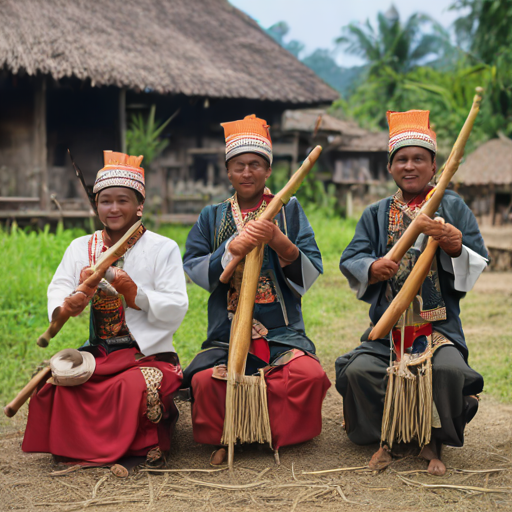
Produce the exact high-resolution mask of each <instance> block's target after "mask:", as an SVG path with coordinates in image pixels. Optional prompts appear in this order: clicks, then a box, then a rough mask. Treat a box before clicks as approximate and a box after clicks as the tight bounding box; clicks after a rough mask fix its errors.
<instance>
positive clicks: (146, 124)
mask: <svg viewBox="0 0 512 512" xmlns="http://www.w3.org/2000/svg"><path fill="white" fill-rule="evenodd" d="M155 111H156V106H155V105H151V108H150V110H149V116H148V117H147V119H145V118H144V116H143V115H142V114H140V113H139V114H137V115H132V117H131V119H130V124H129V126H128V130H126V149H127V151H128V153H129V154H130V155H144V161H143V162H142V166H143V167H144V168H147V169H149V166H150V164H151V162H152V161H153V160H154V159H155V158H156V157H157V156H158V155H160V153H161V152H162V151H163V150H164V149H165V148H166V147H167V145H168V144H169V141H168V140H167V139H161V138H160V135H161V134H162V132H163V130H164V129H165V127H166V126H167V125H168V124H169V123H170V122H171V121H172V120H173V119H174V117H175V116H176V115H178V112H179V110H178V111H176V112H175V113H174V114H173V115H172V116H171V117H169V119H167V120H166V121H164V122H163V123H159V122H157V121H155Z"/></svg>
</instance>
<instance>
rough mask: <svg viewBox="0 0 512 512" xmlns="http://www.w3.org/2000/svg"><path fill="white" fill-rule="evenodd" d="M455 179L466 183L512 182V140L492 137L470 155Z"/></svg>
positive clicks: (507, 183)
mask: <svg viewBox="0 0 512 512" xmlns="http://www.w3.org/2000/svg"><path fill="white" fill-rule="evenodd" d="M454 181H455V182H458V183H463V184H464V185H488V184H491V183H493V184H495V185H510V184H512V140H510V139H508V138H506V137H502V138H499V139H491V140H489V141H487V142H485V143H484V144H482V145H481V146H479V147H478V149H476V150H475V151H473V153H471V154H470V155H468V157H467V158H466V160H465V161H464V162H463V163H462V164H461V165H460V168H459V170H458V171H457V174H455V176H454Z"/></svg>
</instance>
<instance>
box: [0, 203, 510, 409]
mask: <svg viewBox="0 0 512 512" xmlns="http://www.w3.org/2000/svg"><path fill="white" fill-rule="evenodd" d="M309 218H310V220H311V223H312V225H313V227H314V229H315V233H316V236H317V241H318V245H319V247H320V250H321V252H322V256H323V259H324V269H325V273H324V275H323V276H321V277H320V278H319V280H318V281H317V283H315V285H314V286H313V288H312V289H311V290H310V292H309V293H308V294H307V295H306V297H305V298H304V307H303V309H304V318H305V323H306V328H307V332H308V335H309V337H310V338H311V339H313V340H314V341H315V343H316V346H317V349H318V355H319V356H320V358H321V360H322V362H323V364H324V367H325V369H326V371H327V372H328V374H329V376H330V377H333V375H334V360H335V359H336V357H337V356H339V355H340V354H342V353H344V352H347V351H348V350H350V349H352V348H353V347H354V346H355V345H356V344H357V343H358V339H359V336H360V335H361V333H362V332H363V331H364V330H365V328H366V327H367V326H368V320H367V312H368V306H367V305H366V304H364V303H360V302H358V301H357V300H356V299H355V297H354V295H353V293H352V292H351V291H350V290H349V288H348V285H347V283H346V280H345V279H344V278H343V276H342V275H341V274H340V272H339V270H338V263H339V257H340V255H341V253H342V251H343V249H344V247H345V246H346V245H347V244H348V242H349V241H350V239H351V237H352V235H353V232H354V228H355V221H353V220H347V221H342V220H340V219H325V218H323V217H321V216H319V215H315V214H314V213H313V214H311V215H310V216H309ZM188 231H189V227H185V226H163V227H162V228H161V229H160V230H159V232H160V233H161V234H163V235H165V236H169V237H171V238H173V239H174V240H176V242H177V243H178V244H179V246H180V248H181V250H182V253H183V252H184V248H185V240H186V237H187V234H188ZM84 234H85V233H84V232H83V231H79V230H58V231H57V233H50V232H49V231H48V230H45V231H43V232H40V233H35V232H31V233H25V232H23V231H20V230H13V231H12V232H11V233H9V234H8V233H6V232H2V231H0V254H1V255H2V279H1V282H0V357H1V360H2V362H3V365H2V371H1V372H0V400H1V401H2V403H5V402H6V401H7V400H8V399H10V398H12V397H13V396H14V395H15V394H16V392H17V391H18V390H19V389H20V388H21V387H22V386H23V385H24V384H25V383H26V381H27V380H28V379H29V377H30V374H31V372H32V371H33V369H34V367H35V366H37V365H38V364H39V363H40V362H41V361H42V360H43V359H49V358H50V357H51V356H52V355H53V354H54V353H55V352H57V351H58V350H61V349H63V348H68V347H79V346H80V345H82V344H83V342H84V341H85V340H86V339H87V336H88V312H87V311H86V312H84V314H82V315H81V316H79V317H77V318H72V319H71V320H70V321H69V322H68V323H67V324H66V325H65V326H64V328H63V329H62V331H61V332H60V333H59V335H58V336H57V337H56V338H55V339H54V340H52V342H51V344H50V347H49V348H47V349H41V348H39V347H38V346H37V345H36V340H37V337H38V336H39V335H40V334H41V333H42V332H44V330H45V329H46V328H47V326H48V319H47V313H46V289H47V286H48V283H49V282H50V280H51V278H52V275H53V272H54V271H55V269H56V268H57V266H58V264H59V262H60V259H61V257H62V255H63V253H64V251H65V250H66V247H67V246H68V245H69V243H70V242H71V240H73V239H74V238H76V237H77V236H81V235H84ZM188 294H189V300H190V306H189V311H188V313H187V316H186V317H185V320H184V322H183V324H182V325H181V327H180V329H179V330H178V332H177V333H176V335H175V346H176V349H177V351H178V353H179V355H180V358H181V360H182V363H183V364H184V365H186V364H187V363H188V362H189V361H190V360H191V358H192V357H193V356H194V354H195V353H196V352H197V351H198V350H199V349H200V346H201V343H202V342H203V341H204V339H205V338H206V306H207V300H208V294H207V292H206V291H204V290H202V289H200V288H199V287H198V286H196V285H194V284H193V283H189V284H188ZM462 308H463V309H462V321H463V324H464V327H465V330H466V333H467V334H468V336H467V337H468V344H469V346H470V351H471V361H470V362H471V364H472V366H473V367H474V368H475V369H477V370H478V371H479V372H481V373H482V374H483V375H484V378H485V380H486V392H487V393H489V394H491V395H493V396H495V397H496V398H499V399H501V400H503V401H506V402H512V384H511V381H512V351H511V336H510V333H509V331H508V326H507V318H509V314H510V311H511V309H512V297H511V296H510V295H508V296H507V295H496V294H492V293H489V294H481V293H471V294H469V295H468V297H467V298H466V299H465V300H464V301H463V305H462Z"/></svg>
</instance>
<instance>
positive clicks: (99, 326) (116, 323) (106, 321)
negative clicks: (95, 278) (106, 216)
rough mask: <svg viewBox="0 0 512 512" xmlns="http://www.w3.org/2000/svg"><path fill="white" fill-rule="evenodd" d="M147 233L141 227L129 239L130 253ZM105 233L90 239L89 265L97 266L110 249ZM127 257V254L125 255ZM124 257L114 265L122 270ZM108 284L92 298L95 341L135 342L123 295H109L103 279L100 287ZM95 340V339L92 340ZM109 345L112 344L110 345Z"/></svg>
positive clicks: (99, 288)
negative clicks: (122, 339) (127, 322)
mask: <svg viewBox="0 0 512 512" xmlns="http://www.w3.org/2000/svg"><path fill="white" fill-rule="evenodd" d="M145 232H146V228H145V227H144V226H143V225H141V226H140V227H139V229H137V231H136V232H135V233H134V234H133V235H132V236H131V237H130V238H129V240H128V242H127V245H128V250H127V251H126V252H128V251H130V250H131V249H132V247H133V246H134V245H135V244H136V243H137V242H138V241H139V240H140V238H141V237H142V235H143V234H144V233H145ZM104 236H105V233H104V231H103V230H102V231H96V232H95V233H94V234H93V235H92V236H91V238H90V239H89V245H88V250H89V265H90V266H93V265H96V262H97V261H98V259H99V258H100V256H101V255H102V253H103V252H105V251H106V250H107V249H108V247H107V246H106V244H105V241H104ZM125 256H126V253H125ZM123 261H124V256H123V257H122V258H120V259H119V260H118V261H116V263H115V264H114V265H116V266H119V267H121V268H122V263H123ZM102 283H106V284H105V286H98V289H97V290H96V293H95V294H94V297H93V298H92V307H91V315H92V317H93V319H94V335H95V336H94V339H95V338H99V339H101V340H104V341H105V342H107V341H106V340H109V339H114V338H116V337H119V336H122V337H125V336H129V337H130V339H131V340H133V336H132V335H131V333H130V330H129V329H128V326H127V325H126V319H125V304H124V303H123V297H122V295H111V294H109V293H108V290H106V289H108V282H107V281H106V280H105V279H102V280H101V282H100V285H102ZM91 339H93V338H91ZM107 344H112V343H108V342H107Z"/></svg>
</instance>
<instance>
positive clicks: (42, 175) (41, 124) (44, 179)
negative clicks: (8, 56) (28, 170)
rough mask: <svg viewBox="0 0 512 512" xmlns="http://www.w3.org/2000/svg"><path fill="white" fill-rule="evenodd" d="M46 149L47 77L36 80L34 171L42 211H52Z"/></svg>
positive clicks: (39, 77)
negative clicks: (37, 179) (37, 180)
mask: <svg viewBox="0 0 512 512" xmlns="http://www.w3.org/2000/svg"><path fill="white" fill-rule="evenodd" d="M47 158H48V152H47V147H46V77H45V76H38V77H37V78H36V89H35V95H34V169H35V171H36V176H37V177H38V178H39V186H40V189H39V190H40V196H39V199H40V207H41V210H49V209H50V191H49V188H48V163H47Z"/></svg>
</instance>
